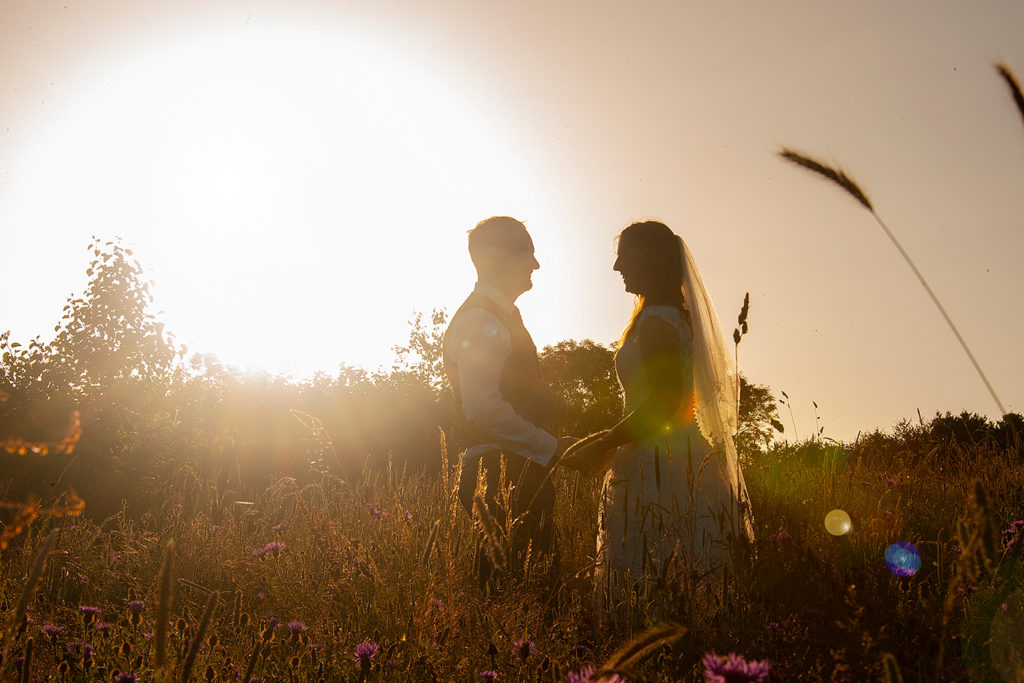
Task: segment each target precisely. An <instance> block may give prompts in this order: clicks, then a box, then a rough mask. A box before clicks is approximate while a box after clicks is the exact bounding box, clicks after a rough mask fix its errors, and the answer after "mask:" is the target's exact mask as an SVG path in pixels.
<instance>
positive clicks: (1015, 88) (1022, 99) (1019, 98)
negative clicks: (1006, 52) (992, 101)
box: [996, 62, 1024, 119]
mask: <svg viewBox="0 0 1024 683" xmlns="http://www.w3.org/2000/svg"><path fill="white" fill-rule="evenodd" d="M996 70H997V71H998V72H999V75H1000V76H1002V77H1003V80H1004V81H1006V85H1007V86H1008V87H1009V88H1010V94H1011V95H1012V96H1013V101H1014V103H1015V104H1016V105H1017V111H1019V112H1020V116H1021V119H1024V94H1021V92H1020V84H1019V83H1017V79H1016V77H1015V76H1014V75H1013V72H1012V71H1010V67H1009V66H1007V65H1006V64H1005V63H1003V62H997V63H996Z"/></svg>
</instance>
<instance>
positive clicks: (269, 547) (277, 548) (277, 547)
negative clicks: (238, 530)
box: [263, 541, 288, 557]
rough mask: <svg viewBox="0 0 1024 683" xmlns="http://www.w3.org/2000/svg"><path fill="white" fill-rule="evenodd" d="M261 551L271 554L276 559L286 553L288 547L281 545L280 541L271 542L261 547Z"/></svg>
mask: <svg viewBox="0 0 1024 683" xmlns="http://www.w3.org/2000/svg"><path fill="white" fill-rule="evenodd" d="M263 549H264V550H265V551H267V552H269V553H270V554H272V555H273V556H274V557H278V556H279V555H280V554H281V553H286V552H288V546H286V545H285V544H284V543H281V541H271V542H270V543H268V544H266V545H265V546H263Z"/></svg>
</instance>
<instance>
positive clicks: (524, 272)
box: [470, 218, 540, 300]
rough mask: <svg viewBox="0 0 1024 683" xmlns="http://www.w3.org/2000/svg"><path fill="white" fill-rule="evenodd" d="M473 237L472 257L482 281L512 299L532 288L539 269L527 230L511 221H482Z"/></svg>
mask: <svg viewBox="0 0 1024 683" xmlns="http://www.w3.org/2000/svg"><path fill="white" fill-rule="evenodd" d="M473 232H474V233H475V235H474V234H471V236H470V255H471V256H472V258H473V263H474V264H475V265H476V269H477V274H478V275H479V277H480V280H481V281H484V282H487V283H489V284H491V285H493V286H495V287H497V288H498V289H500V290H502V291H503V292H505V293H506V294H508V295H509V296H510V297H511V298H512V299H513V300H514V299H515V298H516V297H518V296H519V295H520V294H522V293H523V292H525V291H527V290H529V289H531V288H532V287H533V281H532V275H533V271H535V270H537V269H538V268H540V263H538V262H537V258H536V256H535V255H534V248H533V239H532V238H531V237H530V233H528V232H527V231H526V227H525V226H524V225H523V224H522V223H520V222H519V221H516V220H514V219H511V218H492V219H488V220H487V221H483V222H481V223H480V224H479V225H478V226H477V228H476V229H475V230H474V231H473Z"/></svg>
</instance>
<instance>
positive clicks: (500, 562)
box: [473, 493, 507, 569]
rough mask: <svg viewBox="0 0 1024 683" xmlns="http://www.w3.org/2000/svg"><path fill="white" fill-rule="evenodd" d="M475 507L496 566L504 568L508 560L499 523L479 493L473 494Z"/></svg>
mask: <svg viewBox="0 0 1024 683" xmlns="http://www.w3.org/2000/svg"><path fill="white" fill-rule="evenodd" d="M473 509H474V510H475V511H476V514H477V517H478V518H479V519H480V526H481V527H482V528H483V530H484V538H485V539H486V540H487V547H488V548H489V549H490V551H491V560H493V561H494V566H495V568H497V569H504V568H505V565H506V564H507V560H506V558H505V548H504V545H503V544H502V542H501V537H500V536H499V535H498V533H499V532H498V524H497V522H495V521H494V517H492V516H491V512H490V510H488V509H487V503H486V502H484V499H483V496H481V495H480V494H479V493H477V494H474V496H473Z"/></svg>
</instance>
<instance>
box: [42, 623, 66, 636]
mask: <svg viewBox="0 0 1024 683" xmlns="http://www.w3.org/2000/svg"><path fill="white" fill-rule="evenodd" d="M66 630H67V627H66V626H61V625H60V624H51V623H50V622H48V621H47V622H45V623H44V624H43V625H42V626H40V627H39V632H40V633H42V634H43V635H44V636H49V637H51V638H56V637H57V636H59V635H60V634H61V633H64V631H66Z"/></svg>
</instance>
